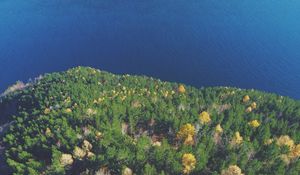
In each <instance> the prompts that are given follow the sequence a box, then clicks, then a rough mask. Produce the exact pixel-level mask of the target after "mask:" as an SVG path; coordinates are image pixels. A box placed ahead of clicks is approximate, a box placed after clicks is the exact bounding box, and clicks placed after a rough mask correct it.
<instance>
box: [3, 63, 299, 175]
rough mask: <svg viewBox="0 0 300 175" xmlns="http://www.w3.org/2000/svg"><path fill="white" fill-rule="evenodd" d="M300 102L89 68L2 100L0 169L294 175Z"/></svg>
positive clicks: (23, 87) (20, 88)
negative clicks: (196, 86)
mask: <svg viewBox="0 0 300 175" xmlns="http://www.w3.org/2000/svg"><path fill="white" fill-rule="evenodd" d="M299 124H300V102H299V101H296V100H293V99H291V98H288V97H282V96H279V95H276V94H270V93H265V92H261V91H256V90H246V89H239V88H231V87H207V88H201V89H198V88H195V87H191V86H188V85H184V84H179V83H174V82H165V81H161V80H159V79H154V78H151V77H146V76H135V75H115V74H112V73H109V72H105V71H100V70H97V69H93V68H89V67H76V68H73V69H69V70H67V71H65V72H56V73H49V74H45V75H43V76H40V77H39V78H37V79H36V80H35V81H33V82H31V83H27V84H24V83H21V82H17V83H16V84H15V85H13V86H12V87H10V88H8V90H7V91H5V93H4V94H3V95H2V96H1V97H0V139H1V141H0V165H1V166H0V172H1V173H0V174H16V175H19V174H20V175H21V174H29V175H35V174H50V175H54V174H55V175H57V174H72V175H74V174H82V175H83V174H123V175H130V174H137V175H139V174H146V175H157V174H161V175H163V174H164V175H177V174H178V175H179V174H195V175H196V174H197V175H202V174H203V175H204V174H214V175H217V174H221V175H242V174H247V175H251V174H253V175H254V174H292V175H293V174H294V175H298V174H300V161H299V156H300V144H299V143H300V126H299Z"/></svg>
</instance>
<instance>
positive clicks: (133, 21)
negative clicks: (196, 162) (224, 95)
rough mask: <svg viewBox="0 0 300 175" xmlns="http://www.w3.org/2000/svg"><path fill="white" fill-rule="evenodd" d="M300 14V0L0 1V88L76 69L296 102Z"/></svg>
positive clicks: (299, 71)
mask: <svg viewBox="0 0 300 175" xmlns="http://www.w3.org/2000/svg"><path fill="white" fill-rule="evenodd" d="M299 9H300V1H299V0H289V1H279V0H277V1H276V0H260V1H253V0H244V1H241V0H188V1H187V0H128V1H127V2H126V1H124V0H63V1H62V0H51V1H41V0H1V1H0V91H4V90H5V89H6V87H7V86H8V85H10V84H12V83H14V82H15V81H16V80H22V81H27V80H28V79H29V78H34V77H36V76H38V75H39V74H43V73H46V72H53V71H62V70H66V69H68V68H70V67H74V66H78V65H82V66H91V67H95V68H99V69H101V70H106V71H109V72H113V73H117V74H124V73H128V74H139V75H149V76H153V77H156V78H160V79H162V80H166V81H176V82H182V83H186V84H189V85H193V86H196V87H203V86H204V87H205V86H234V87H240V88H254V89H258V90H263V91H267V92H274V93H278V94H280V95H284V96H290V97H292V98H296V99H300V10H299Z"/></svg>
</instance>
